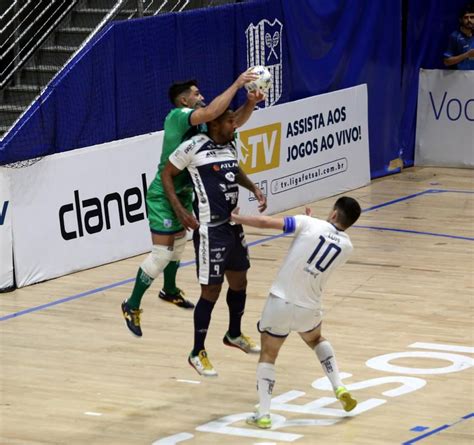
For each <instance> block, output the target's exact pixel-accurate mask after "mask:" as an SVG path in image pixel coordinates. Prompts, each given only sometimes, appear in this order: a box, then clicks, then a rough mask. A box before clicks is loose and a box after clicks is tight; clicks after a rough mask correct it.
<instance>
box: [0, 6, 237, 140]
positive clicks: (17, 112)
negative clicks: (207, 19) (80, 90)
mask: <svg viewBox="0 0 474 445" xmlns="http://www.w3.org/2000/svg"><path fill="white" fill-rule="evenodd" d="M234 2H236V0H214V1H212V0H208V1H205V0H13V2H8V3H10V4H9V6H8V7H7V8H6V9H5V10H4V11H3V12H1V14H0V139H1V138H3V137H4V136H5V135H6V133H7V132H8V130H9V129H10V128H11V127H12V126H13V125H14V124H15V122H16V121H17V120H18V119H19V118H20V117H21V115H22V114H23V113H24V112H25V111H26V110H27V109H28V107H29V106H30V105H31V103H32V102H33V101H34V100H35V99H36V98H38V96H39V95H40V94H41V92H42V91H43V90H44V88H45V87H46V86H47V85H48V83H49V82H51V80H52V79H53V78H54V77H55V76H56V75H57V74H58V73H59V72H60V71H61V69H62V68H63V67H64V66H65V65H66V64H67V63H68V61H69V60H70V59H71V58H72V57H74V56H75V55H76V54H77V53H78V52H80V51H81V50H82V48H83V47H84V46H85V45H86V44H87V43H88V42H89V41H90V40H91V39H92V38H93V37H94V36H95V35H96V34H97V33H98V32H99V31H100V30H101V29H102V28H103V27H104V26H105V25H106V24H107V23H109V22H110V21H111V20H128V19H133V18H140V17H147V16H153V15H157V14H160V13H166V12H179V11H183V10H186V9H195V8H202V7H210V6H217V5H221V4H225V3H234ZM1 5H2V3H0V7H1Z"/></svg>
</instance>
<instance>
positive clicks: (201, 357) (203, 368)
mask: <svg viewBox="0 0 474 445" xmlns="http://www.w3.org/2000/svg"><path fill="white" fill-rule="evenodd" d="M188 363H189V364H190V365H191V366H192V367H193V368H194V369H195V370H196V371H197V372H198V373H199V374H201V375H203V376H205V377H215V376H217V371H216V370H215V369H214V367H213V366H212V364H211V362H210V360H209V357H208V356H207V352H206V351H205V350H204V349H203V350H202V351H199V354H198V355H195V356H192V355H191V354H189V357H188Z"/></svg>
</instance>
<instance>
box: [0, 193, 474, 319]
mask: <svg viewBox="0 0 474 445" xmlns="http://www.w3.org/2000/svg"><path fill="white" fill-rule="evenodd" d="M431 193H468V194H472V193H474V191H469V190H449V189H427V190H425V191H423V192H418V193H413V194H410V195H407V196H402V197H401V198H397V199H393V200H391V201H387V202H385V203H382V204H378V205H375V206H372V207H369V208H367V209H363V210H362V213H367V212H370V211H372V210H376V209H379V208H382V207H386V206H388V205H392V204H397V203H399V202H402V201H406V200H409V199H413V198H416V197H418V196H423V195H426V194H431ZM366 227H367V228H370V229H373V230H386V231H390V230H392V231H399V232H406V233H415V234H423V235H431V236H444V237H449V238H459V239H467V240H469V241H472V238H467V237H457V236H456V235H448V234H435V233H429V232H416V231H404V230H402V229H390V228H384V227H372V226H366ZM366 227H364V226H360V228H366ZM354 228H359V226H357V225H355V226H354ZM285 236H288V234H287V233H280V234H277V235H272V236H267V237H265V238H261V239H259V240H256V241H252V242H250V243H248V245H249V246H250V247H251V246H256V245H258V244H262V243H265V242H268V241H272V240H274V239H278V238H283V237H285ZM195 263H196V261H195V260H191V261H185V262H183V263H181V265H180V267H187V266H190V265H192V264H195ZM134 281H135V278H128V279H126V280H122V281H119V282H117V283H112V284H108V285H106V286H101V287H98V288H95V289H91V290H88V291H86V292H81V293H79V294H76V295H71V296H69V297H64V298H61V299H59V300H55V301H51V302H49V303H45V304H41V305H39V306H33V307H31V308H28V309H23V310H21V311H18V312H14V313H11V314H7V315H3V316H1V317H0V322H2V321H7V320H11V319H12V318H18V317H20V316H22V315H26V314H30V313H32V312H38V311H40V310H43V309H47V308H50V307H53V306H57V305H59V304H62V303H67V302H69V301H74V300H77V299H79V298H84V297H88V296H89V295H94V294H97V293H99V292H103V291H106V290H109V289H114V288H116V287H119V286H123V285H125V284H129V283H132V282H134Z"/></svg>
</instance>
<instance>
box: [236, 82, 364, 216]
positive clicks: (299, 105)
mask: <svg viewBox="0 0 474 445" xmlns="http://www.w3.org/2000/svg"><path fill="white" fill-rule="evenodd" d="M367 120H368V119H367V87H366V85H359V86H356V87H353V88H347V89H344V90H340V91H335V92H333V93H328V94H323V95H320V96H313V97H310V98H307V99H302V100H298V101H295V102H290V103H286V104H283V105H277V106H275V107H271V108H267V109H264V110H260V111H256V112H254V113H253V115H252V117H251V119H250V120H249V122H247V124H246V125H245V126H244V127H242V128H241V129H239V134H238V149H239V152H240V165H241V167H242V168H243V169H244V171H245V172H246V173H247V174H248V175H249V176H250V178H251V179H252V180H253V181H254V182H256V183H258V185H259V187H260V188H261V189H262V190H263V191H264V193H265V194H266V195H267V198H268V211H267V213H270V214H271V213H277V212H280V211H283V210H287V209H290V208H293V207H297V206H300V205H302V204H306V203H309V202H312V201H316V200H318V199H321V198H326V197H328V196H333V195H336V194H339V193H345V192H348V191H350V190H353V189H355V188H358V187H362V186H364V185H366V184H368V183H369V181H370V165H369V135H368V123H367ZM253 201H254V197H253V195H251V194H250V193H249V192H248V191H247V190H242V191H241V195H240V199H239V205H240V206H241V208H242V212H244V213H251V212H256V207H257V205H256V203H255V202H253Z"/></svg>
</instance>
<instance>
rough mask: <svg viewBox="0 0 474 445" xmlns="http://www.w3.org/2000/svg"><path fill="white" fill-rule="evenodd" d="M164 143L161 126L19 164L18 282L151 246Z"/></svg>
mask: <svg viewBox="0 0 474 445" xmlns="http://www.w3.org/2000/svg"><path fill="white" fill-rule="evenodd" d="M161 144H162V132H160V133H153V134H149V135H142V136H138V137H135V138H130V139H125V140H120V141H115V142H111V143H108V144H103V145H100V146H96V147H90V148H88V149H87V150H74V151H70V152H67V153H61V154H57V155H52V156H48V157H45V158H43V159H42V160H40V161H39V162H37V163H36V164H34V165H32V166H30V167H27V168H22V169H17V170H12V171H11V174H12V176H11V187H12V191H11V194H12V201H13V202H14V203H15V206H14V213H13V234H14V235H13V248H14V252H15V255H14V263H15V273H16V280H17V285H18V286H19V287H21V286H25V285H27V284H32V283H36V282H38V281H42V280H46V279H49V278H54V277H58V276H61V275H64V274H67V273H71V272H74V271H79V270H83V269H87V268H89V267H93V266H97V265H100V264H104V263H108V262H111V261H115V260H119V259H122V258H126V257H129V256H133V255H137V254H140V253H143V252H146V251H147V250H149V249H150V247H151V239H150V231H149V228H148V222H147V217H146V207H145V194H146V190H147V187H148V185H149V184H150V182H151V181H152V180H153V178H154V175H155V173H156V168H157V165H158V161H159V156H160V153H161Z"/></svg>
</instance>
